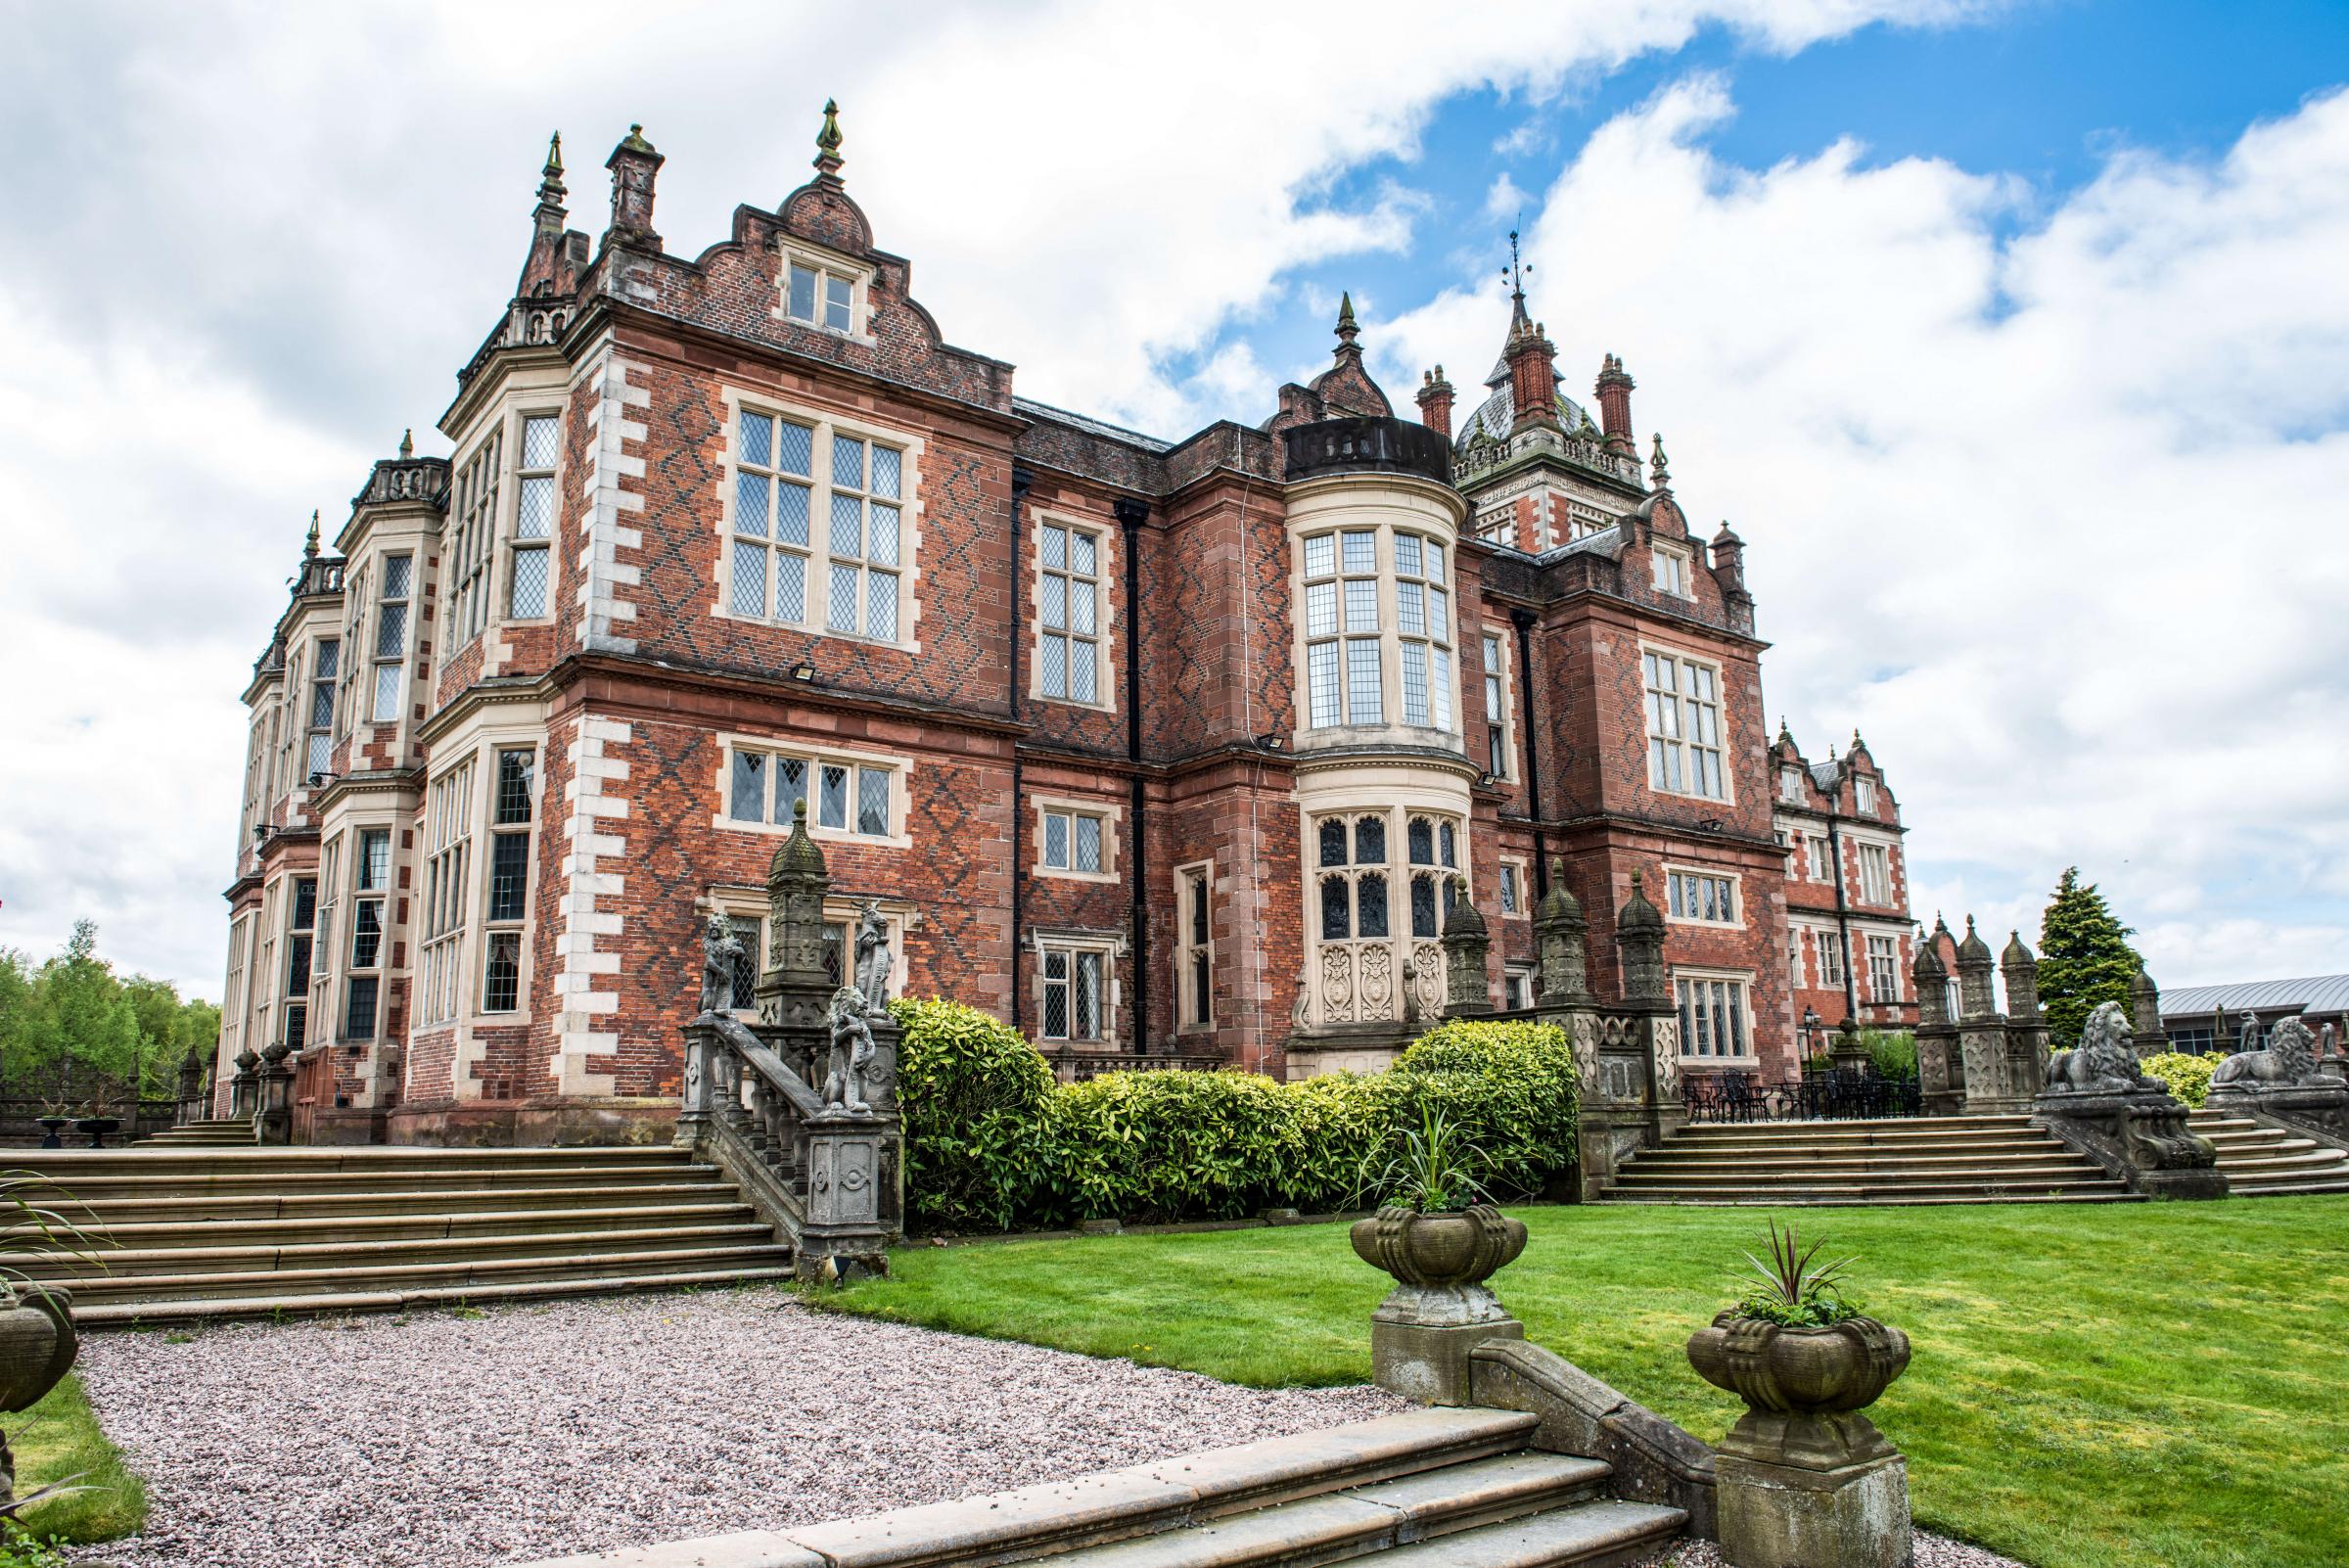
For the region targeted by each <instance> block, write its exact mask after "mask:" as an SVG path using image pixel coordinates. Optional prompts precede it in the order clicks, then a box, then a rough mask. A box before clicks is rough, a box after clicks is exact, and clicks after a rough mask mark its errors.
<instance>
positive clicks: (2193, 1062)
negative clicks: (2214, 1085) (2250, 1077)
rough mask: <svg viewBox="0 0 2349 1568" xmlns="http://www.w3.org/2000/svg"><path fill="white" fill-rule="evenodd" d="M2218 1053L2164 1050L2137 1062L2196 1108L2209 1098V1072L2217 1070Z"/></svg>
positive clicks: (2199, 1107) (2222, 1058) (2149, 1074)
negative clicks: (2198, 1053) (2189, 1054)
mask: <svg viewBox="0 0 2349 1568" xmlns="http://www.w3.org/2000/svg"><path fill="white" fill-rule="evenodd" d="M2225 1059H2226V1058H2224V1057H2220V1056H2188V1055H2185V1054H2184V1053H2182V1052H2179V1051H2163V1052H2162V1053H2161V1054H2160V1055H2158V1056H2148V1057H2146V1058H2145V1059H2144V1060H2143V1061H2142V1062H2141V1063H2139V1064H2138V1065H2140V1066H2141V1067H2142V1068H2143V1069H2144V1070H2145V1072H2146V1074H2147V1075H2148V1076H2150V1077H2153V1078H2158V1079H2160V1080H2161V1081H2162V1083H2163V1084H2167V1085H2168V1086H2169V1090H2170V1092H2171V1093H2172V1094H2175V1095H2177V1096H2178V1097H2179V1098H2180V1099H2182V1100H2184V1101H2185V1102H2186V1103H2187V1104H2188V1105H2189V1106H2191V1107H2192V1108H2193V1109H2195V1110H2197V1111H2199V1110H2200V1109H2202V1102H2203V1101H2204V1100H2207V1099H2208V1098H2210V1075H2211V1074H2213V1073H2215V1072H2217V1071H2218V1070H2219V1063H2220V1062H2222V1061H2224V1060H2225Z"/></svg>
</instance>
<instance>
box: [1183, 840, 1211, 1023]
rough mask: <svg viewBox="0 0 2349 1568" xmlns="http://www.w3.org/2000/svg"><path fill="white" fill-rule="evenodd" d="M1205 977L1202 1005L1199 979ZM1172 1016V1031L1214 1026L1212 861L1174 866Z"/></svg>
mask: <svg viewBox="0 0 2349 1568" xmlns="http://www.w3.org/2000/svg"><path fill="white" fill-rule="evenodd" d="M1202 973H1204V974H1205V977H1206V980H1207V986H1206V993H1205V998H1204V999H1205V1005H1204V1006H1203V1005H1201V1002H1202V997H1201V992H1200V987H1199V980H1200V977H1201V975H1202ZM1174 1016H1175V1018H1176V1019H1177V1020H1178V1022H1177V1023H1176V1024H1175V1029H1176V1031H1177V1032H1178V1033H1179V1032H1187V1031H1192V1030H1197V1031H1201V1032H1208V1031H1212V1030H1214V1028H1215V1027H1216V863H1215V862H1214V861H1213V860H1194V861H1192V862H1191V863H1190V864H1188V865H1178V866H1176V867H1175V868H1174Z"/></svg>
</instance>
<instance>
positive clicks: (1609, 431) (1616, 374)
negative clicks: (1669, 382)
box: [1598, 354, 1639, 457]
mask: <svg viewBox="0 0 2349 1568" xmlns="http://www.w3.org/2000/svg"><path fill="white" fill-rule="evenodd" d="M1634 385H1635V383H1634V382H1633V381H1632V378H1631V377H1630V376H1629V375H1628V374H1626V373H1625V371H1624V368H1623V361H1622V360H1620V359H1618V358H1616V357H1615V356H1614V355H1613V354H1609V355H1607V357H1606V358H1605V359H1604V360H1603V361H1601V362H1600V364H1599V367H1598V428H1599V430H1600V431H1601V432H1603V433H1604V434H1605V436H1606V438H1607V450H1609V451H1611V452H1620V453H1622V454H1623V455H1624V456H1626V457H1636V456H1637V455H1638V453H1639V446H1638V443H1637V442H1636V441H1635V440H1633V439H1632V388H1633V386H1634Z"/></svg>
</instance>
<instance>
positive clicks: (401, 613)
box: [373, 555, 415, 724]
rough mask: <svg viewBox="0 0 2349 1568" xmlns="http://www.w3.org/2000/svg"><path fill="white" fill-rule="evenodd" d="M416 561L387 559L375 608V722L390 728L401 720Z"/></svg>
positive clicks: (400, 557)
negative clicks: (400, 713)
mask: <svg viewBox="0 0 2349 1568" xmlns="http://www.w3.org/2000/svg"><path fill="white" fill-rule="evenodd" d="M414 566H415V557H413V556H408V555H388V556H385V557H384V581H383V588H382V591H381V595H380V597H378V599H377V600H376V607H375V702H374V706H373V712H374V715H375V722H377V723H379V724H388V723H391V722H392V721H394V720H396V719H397V718H398V717H399V693H400V676H401V672H402V668H403V667H404V666H405V665H406V663H407V652H408V595H409V593H410V592H411V591H412V587H413V568H414Z"/></svg>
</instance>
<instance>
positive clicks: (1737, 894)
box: [1660, 860, 1746, 931]
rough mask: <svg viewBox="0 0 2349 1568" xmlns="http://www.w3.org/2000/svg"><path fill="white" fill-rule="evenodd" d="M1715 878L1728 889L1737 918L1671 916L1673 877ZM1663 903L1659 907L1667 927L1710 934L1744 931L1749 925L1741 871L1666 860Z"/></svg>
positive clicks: (1743, 878) (1663, 877) (1663, 879)
mask: <svg viewBox="0 0 2349 1568" xmlns="http://www.w3.org/2000/svg"><path fill="white" fill-rule="evenodd" d="M1676 875H1678V876H1686V877H1712V878H1714V879H1716V880H1718V881H1725V882H1727V883H1728V885H1729V902H1730V903H1731V904H1732V905H1733V906H1734V907H1735V908H1736V911H1737V913H1736V917H1735V918H1734V919H1729V920H1707V919H1705V918H1704V917H1702V916H1701V915H1680V914H1674V913H1673V912H1672V879H1673V877H1674V876H1676ZM1660 880H1661V881H1662V882H1663V884H1664V888H1663V891H1664V899H1663V902H1662V904H1661V905H1660V907H1661V908H1662V910H1663V911H1664V920H1665V923H1666V924H1667V925H1675V926H1698V927H1701V928H1703V929H1705V930H1707V931H1743V930H1744V929H1745V925H1746V908H1745V876H1744V873H1742V872H1738V871H1724V870H1722V869H1721V868H1720V867H1719V866H1710V865H1697V864H1694V863H1692V862H1688V861H1679V860H1667V861H1665V862H1664V874H1663V876H1662V878H1661V879H1660Z"/></svg>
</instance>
